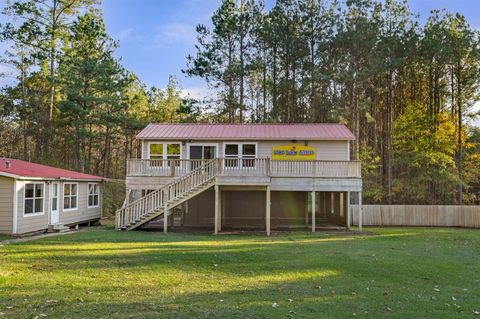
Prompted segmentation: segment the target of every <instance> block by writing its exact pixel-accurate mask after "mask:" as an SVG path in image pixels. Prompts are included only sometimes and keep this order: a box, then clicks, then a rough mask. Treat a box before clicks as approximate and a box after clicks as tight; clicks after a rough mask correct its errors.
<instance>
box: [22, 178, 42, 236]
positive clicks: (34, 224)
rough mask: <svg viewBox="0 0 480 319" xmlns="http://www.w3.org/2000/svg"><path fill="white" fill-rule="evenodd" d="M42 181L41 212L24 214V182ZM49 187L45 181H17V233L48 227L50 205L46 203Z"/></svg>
mask: <svg viewBox="0 0 480 319" xmlns="http://www.w3.org/2000/svg"><path fill="white" fill-rule="evenodd" d="M30 182H33V183H44V185H45V186H44V197H43V214H41V215H30V216H29V215H26V216H25V217H24V216H23V213H24V205H25V200H24V198H25V184H26V183H30ZM48 196H49V187H48V185H47V183H46V181H17V200H18V204H17V234H24V233H30V232H34V231H39V230H44V229H47V228H48V214H49V210H50V207H49V205H48Z"/></svg>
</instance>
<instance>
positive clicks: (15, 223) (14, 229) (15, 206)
mask: <svg viewBox="0 0 480 319" xmlns="http://www.w3.org/2000/svg"><path fill="white" fill-rule="evenodd" d="M18 185H19V182H17V180H16V179H15V180H13V223H12V233H13V234H16V233H17V228H18V220H17V219H18Z"/></svg>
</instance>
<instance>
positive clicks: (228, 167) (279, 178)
mask: <svg viewBox="0 0 480 319" xmlns="http://www.w3.org/2000/svg"><path fill="white" fill-rule="evenodd" d="M205 163H206V161H203V160H183V159H182V160H146V159H131V160H129V161H128V162H127V188H129V189H142V188H143V189H156V188H159V187H161V186H162V185H165V184H167V183H168V182H170V181H172V180H173V179H176V178H179V177H182V176H185V175H187V174H189V173H190V172H191V171H193V170H195V169H196V168H198V167H201V166H202V165H203V164H205ZM216 167H217V172H216V184H217V185H236V186H246V187H249V186H267V185H268V186H271V188H272V190H298V191H311V190H318V191H359V190H360V188H361V164H360V161H318V160H317V161H279V160H271V159H270V158H255V159H237V158H235V159H229V158H218V159H216Z"/></svg>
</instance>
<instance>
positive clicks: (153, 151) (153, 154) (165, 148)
mask: <svg viewBox="0 0 480 319" xmlns="http://www.w3.org/2000/svg"><path fill="white" fill-rule="evenodd" d="M148 151H149V153H148V155H149V159H151V160H158V161H159V162H157V163H155V162H153V163H150V165H151V166H162V164H163V163H162V160H179V159H180V156H181V146H180V144H179V143H150V144H149V147H148ZM179 165H180V161H176V162H175V166H179Z"/></svg>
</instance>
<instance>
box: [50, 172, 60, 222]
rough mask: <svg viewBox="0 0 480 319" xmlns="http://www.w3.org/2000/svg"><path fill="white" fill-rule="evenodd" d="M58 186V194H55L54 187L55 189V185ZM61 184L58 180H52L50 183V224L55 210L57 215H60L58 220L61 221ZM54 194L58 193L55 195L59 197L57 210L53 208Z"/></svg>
mask: <svg viewBox="0 0 480 319" xmlns="http://www.w3.org/2000/svg"><path fill="white" fill-rule="evenodd" d="M55 185H56V186H57V194H54V192H53V189H54V186H55ZM60 185H61V183H60V182H58V181H55V182H52V183H50V190H49V194H48V198H49V199H48V201H49V207H50V216H49V218H48V223H49V224H52V214H53V213H54V212H55V213H56V214H57V215H58V221H59V222H60ZM54 195H56V196H55V197H56V198H57V209H56V210H53V205H52V204H53V201H52V200H53V197H54Z"/></svg>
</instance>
